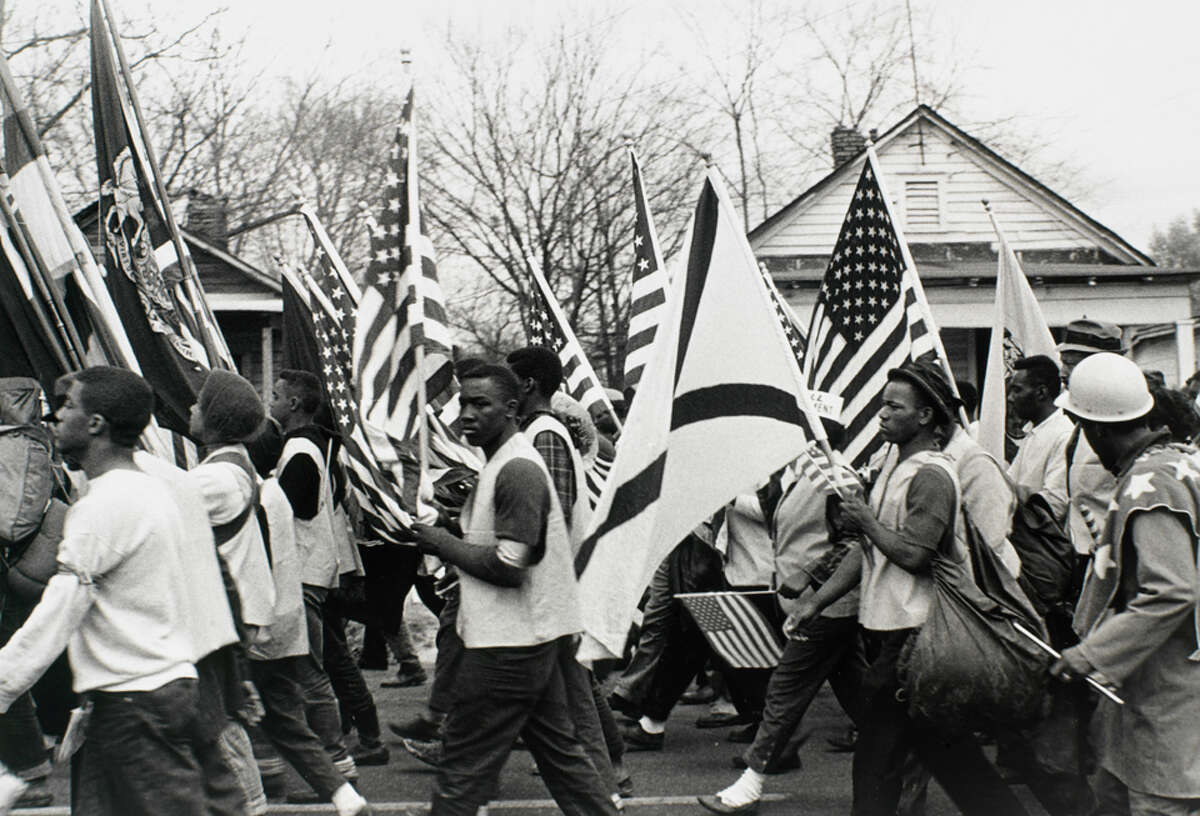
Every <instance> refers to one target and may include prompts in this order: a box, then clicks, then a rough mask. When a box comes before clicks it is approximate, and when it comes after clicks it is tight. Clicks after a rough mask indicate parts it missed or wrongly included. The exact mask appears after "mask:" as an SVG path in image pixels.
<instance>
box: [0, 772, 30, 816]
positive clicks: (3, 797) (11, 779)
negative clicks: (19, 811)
mask: <svg viewBox="0 0 1200 816" xmlns="http://www.w3.org/2000/svg"><path fill="white" fill-rule="evenodd" d="M28 787H29V783H28V782H26V781H25V780H24V779H22V778H21V777H19V776H13V775H12V774H10V773H9V772H8V771H6V770H4V769H3V766H0V816H6V815H7V814H8V813H9V812H10V811H12V809H13V805H15V804H16V803H17V800H18V799H20V798H21V794H22V793H24V792H25V789H26V788H28Z"/></svg>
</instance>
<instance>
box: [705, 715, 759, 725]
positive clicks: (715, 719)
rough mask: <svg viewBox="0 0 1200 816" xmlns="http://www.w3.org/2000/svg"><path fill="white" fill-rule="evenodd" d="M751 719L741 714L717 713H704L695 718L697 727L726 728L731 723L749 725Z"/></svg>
mask: <svg viewBox="0 0 1200 816" xmlns="http://www.w3.org/2000/svg"><path fill="white" fill-rule="evenodd" d="M751 722H752V720H751V719H750V718H749V717H747V716H745V715H742V714H737V713H731V714H725V713H718V714H705V715H704V716H703V717H701V718H700V719H698V720H696V727H697V728H728V727H729V726H731V725H749V724H750V723H751Z"/></svg>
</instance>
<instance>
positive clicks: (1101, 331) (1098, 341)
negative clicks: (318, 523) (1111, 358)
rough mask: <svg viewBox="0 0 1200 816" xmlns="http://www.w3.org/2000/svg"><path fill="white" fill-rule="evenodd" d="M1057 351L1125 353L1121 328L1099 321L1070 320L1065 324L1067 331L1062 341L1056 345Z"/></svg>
mask: <svg viewBox="0 0 1200 816" xmlns="http://www.w3.org/2000/svg"><path fill="white" fill-rule="evenodd" d="M1058 350H1059V351H1060V352H1063V351H1078V352H1081V353H1083V354H1096V353H1098V352H1101V351H1111V352H1112V353H1113V354H1124V353H1125V349H1124V348H1122V343H1121V327H1120V326H1118V325H1117V324H1116V323H1104V322H1101V321H1099V320H1072V321H1071V322H1070V323H1068V324H1067V331H1066V333H1065V334H1063V341H1062V342H1061V343H1059V344H1058Z"/></svg>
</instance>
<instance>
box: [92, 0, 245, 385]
mask: <svg viewBox="0 0 1200 816" xmlns="http://www.w3.org/2000/svg"><path fill="white" fill-rule="evenodd" d="M100 3H101V5H102V6H103V8H104V17H105V25H106V26H107V27H108V36H109V39H110V40H111V41H112V43H113V46H114V47H115V50H116V52H117V62H118V63H119V64H120V68H121V75H122V76H123V77H124V78H125V90H126V96H128V97H129V102H130V105H131V107H132V108H133V115H134V118H135V119H136V120H137V126H138V130H139V131H140V132H141V139H140V141H141V143H142V147H143V148H145V150H146V161H147V162H148V163H149V164H150V174H151V175H152V176H153V177H154V187H155V190H156V191H157V192H158V198H159V201H161V202H162V209H163V218H164V220H165V221H166V222H167V231H168V232H169V233H170V234H171V243H172V244H173V245H174V247H175V254H176V255H178V256H179V267H180V268H181V269H182V270H183V272H184V276H183V280H184V285H185V286H186V287H187V290H188V295H189V297H190V298H191V299H192V300H193V304H192V305H193V307H194V308H198V309H201V310H203V311H204V313H205V314H204V317H205V319H199V318H198V319H197V321H196V322H197V328H198V329H199V333H200V337H201V340H202V341H203V342H204V349H205V351H206V352H207V354H208V358H209V364H210V365H211V367H212V368H218V367H222V366H224V365H225V364H226V363H227V362H228V361H229V360H231V359H232V357H231V355H230V354H229V349H228V347H225V348H224V351H225V354H222V353H221V350H222V348H221V347H222V346H223V345H224V343H221V344H218V342H217V338H216V337H214V336H213V335H212V332H211V331H210V329H209V324H208V322H207V321H209V320H211V321H212V323H211V325H212V326H214V327H215V326H216V325H217V321H216V317H215V316H214V315H213V314H212V312H211V311H210V310H209V308H208V301H207V300H206V299H205V297H204V289H203V287H202V286H201V285H200V275H199V273H198V272H197V271H196V266H195V264H194V263H192V256H191V255H190V254H189V253H188V251H187V247H185V246H184V243H183V234H182V233H181V232H180V231H179V224H178V223H176V221H175V214H174V213H173V212H172V211H171V199H170V197H169V196H168V195H167V187H166V184H164V183H163V180H162V171H161V170H160V169H159V166H158V158H157V156H155V154H154V146H153V145H152V144H151V143H150V132H149V131H148V130H147V129H146V118H145V116H144V115H143V114H142V103H141V102H140V101H139V100H138V95H137V89H136V88H135V86H134V84H133V72H132V71H131V70H130V68H129V61H128V60H127V59H126V57H125V46H124V45H122V44H121V37H120V36H119V35H118V34H117V29H116V24H115V22H114V17H113V13H112V7H111V6H110V5H109V0H100ZM134 148H135V149H136V145H134Z"/></svg>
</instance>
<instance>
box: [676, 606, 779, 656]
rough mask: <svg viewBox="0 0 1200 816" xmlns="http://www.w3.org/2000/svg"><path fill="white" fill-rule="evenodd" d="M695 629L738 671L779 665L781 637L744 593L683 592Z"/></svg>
mask: <svg viewBox="0 0 1200 816" xmlns="http://www.w3.org/2000/svg"><path fill="white" fill-rule="evenodd" d="M675 597H676V598H679V599H680V600H681V601H683V605H684V606H685V607H687V610H688V612H690V613H691V614H692V617H693V618H695V619H696V625H698V626H699V627H700V631H701V632H703V633H704V637H705V638H706V639H707V640H708V643H709V645H710V646H712V648H713V651H715V652H716V653H717V654H718V655H720V657H721V658H722V659H724V660H725V661H726V662H727V663H729V665H730V666H732V667H733V668H735V669H770V668H774V667H775V666H777V665H778V664H779V657H780V655H782V654H783V645H782V644H781V643H780V639H779V635H778V634H776V632H775V630H774V628H773V627H772V626H771V624H769V623H767V620H766V618H764V617H763V615H762V613H761V612H759V611H758V609H757V608H756V607H755V606H754V604H753V603H751V601H750V599H749V598H748V597H747V596H746V594H745V593H738V592H689V593H684V592H681V593H679V594H677V595H676V596H675Z"/></svg>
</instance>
